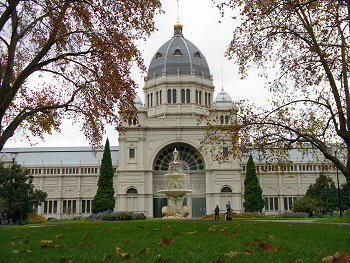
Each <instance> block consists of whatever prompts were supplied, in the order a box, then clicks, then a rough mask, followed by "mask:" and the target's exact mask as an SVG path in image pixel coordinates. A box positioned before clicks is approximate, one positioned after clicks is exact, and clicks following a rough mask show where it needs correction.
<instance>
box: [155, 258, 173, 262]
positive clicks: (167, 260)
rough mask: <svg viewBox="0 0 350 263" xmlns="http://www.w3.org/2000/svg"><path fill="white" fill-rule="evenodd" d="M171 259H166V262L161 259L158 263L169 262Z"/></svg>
mask: <svg viewBox="0 0 350 263" xmlns="http://www.w3.org/2000/svg"><path fill="white" fill-rule="evenodd" d="M170 260H171V259H166V260H164V259H162V258H159V259H158V260H157V261H156V262H157V263H161V262H169V261H170Z"/></svg>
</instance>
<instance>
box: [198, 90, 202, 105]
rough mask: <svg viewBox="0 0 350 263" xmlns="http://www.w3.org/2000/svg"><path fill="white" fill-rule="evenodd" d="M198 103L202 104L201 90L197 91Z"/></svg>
mask: <svg viewBox="0 0 350 263" xmlns="http://www.w3.org/2000/svg"><path fill="white" fill-rule="evenodd" d="M198 103H199V105H202V92H201V91H199V92H198Z"/></svg>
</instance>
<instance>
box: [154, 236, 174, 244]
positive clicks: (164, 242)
mask: <svg viewBox="0 0 350 263" xmlns="http://www.w3.org/2000/svg"><path fill="white" fill-rule="evenodd" d="M172 242H174V240H172V239H171V236H169V238H166V237H165V236H163V239H162V241H160V242H159V244H158V245H162V246H168V245H169V244H170V243H172Z"/></svg>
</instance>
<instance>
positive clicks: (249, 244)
mask: <svg viewBox="0 0 350 263" xmlns="http://www.w3.org/2000/svg"><path fill="white" fill-rule="evenodd" d="M244 245H245V246H255V245H256V244H255V243H254V242H253V243H244Z"/></svg>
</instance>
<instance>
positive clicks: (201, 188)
mask: <svg viewBox="0 0 350 263" xmlns="http://www.w3.org/2000/svg"><path fill="white" fill-rule="evenodd" d="M175 148H176V149H177V151H178V159H177V161H178V162H181V163H182V166H181V167H180V168H179V173H185V174H186V176H185V177H184V178H183V188H185V189H191V190H193V192H192V193H191V194H187V198H186V199H185V202H184V204H185V205H187V206H188V207H189V209H190V216H191V217H201V216H203V215H205V214H206V197H205V192H206V177H205V162H204V159H203V158H200V156H201V155H200V153H199V152H198V150H197V149H195V148H194V147H193V146H191V145H189V144H186V143H172V144H169V145H167V146H165V147H163V148H162V149H161V150H160V151H159V152H158V153H157V155H156V157H155V159H154V161H153V165H152V170H153V217H155V218H160V217H162V215H161V209H162V207H163V206H165V205H166V204H167V200H166V198H164V195H163V194H159V193H158V191H160V190H165V189H167V178H166V177H165V176H164V175H165V174H166V173H171V172H172V171H171V167H170V165H169V163H170V162H172V161H173V160H174V156H173V152H174V150H175Z"/></svg>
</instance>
